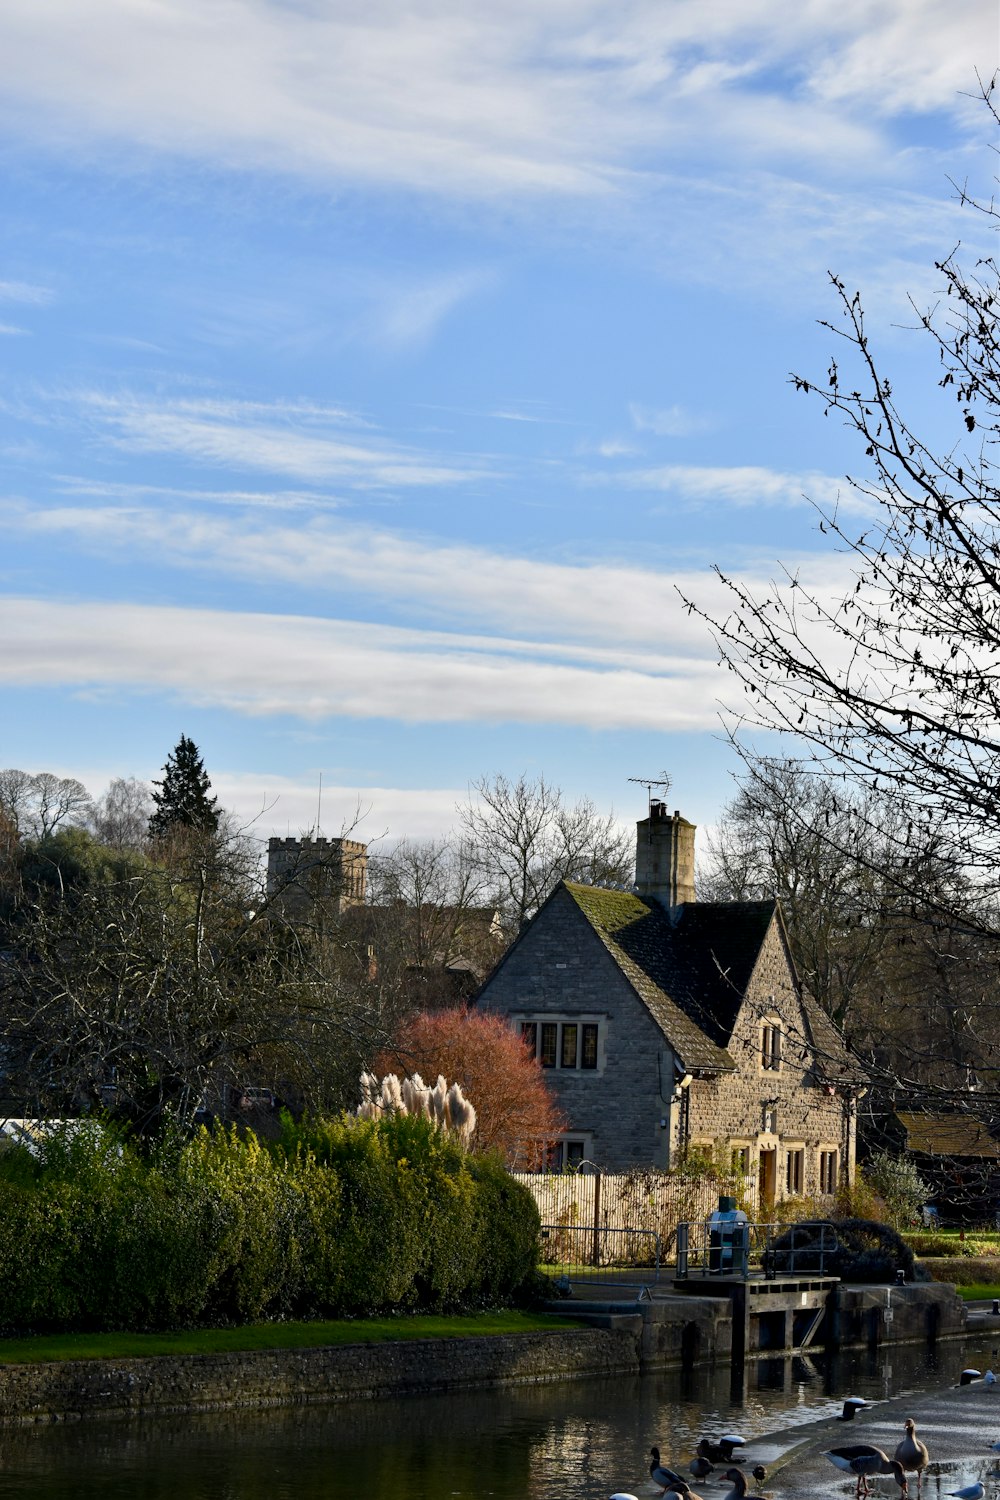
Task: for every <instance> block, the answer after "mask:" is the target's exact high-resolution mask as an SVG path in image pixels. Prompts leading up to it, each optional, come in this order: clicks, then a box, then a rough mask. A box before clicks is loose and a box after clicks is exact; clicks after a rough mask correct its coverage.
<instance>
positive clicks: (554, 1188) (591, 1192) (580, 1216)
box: [512, 1166, 757, 1265]
mask: <svg viewBox="0 0 1000 1500" xmlns="http://www.w3.org/2000/svg"><path fill="white" fill-rule="evenodd" d="M512 1175H513V1176H514V1177H515V1178H516V1179H517V1181H518V1182H523V1183H524V1185H525V1187H527V1188H530V1189H531V1191H532V1193H533V1194H534V1195H535V1202H536V1203H537V1204H538V1211H539V1213H540V1214H541V1218H542V1223H543V1225H546V1226H547V1228H548V1232H547V1234H546V1235H545V1236H544V1237H543V1241H542V1259H543V1260H544V1261H546V1262H549V1263H551V1264H554V1265H561V1264H563V1263H565V1262H567V1261H573V1260H576V1259H578V1258H579V1251H578V1248H577V1247H578V1246H579V1245H580V1244H581V1233H580V1232H581V1230H583V1229H590V1228H593V1229H597V1230H602V1229H603V1230H614V1231H617V1232H616V1233H614V1234H609V1235H600V1236H594V1238H593V1245H594V1246H595V1247H597V1246H598V1245H600V1250H599V1251H595V1253H596V1254H598V1255H599V1258H600V1260H601V1262H602V1263H606V1262H608V1261H610V1260H611V1259H615V1260H616V1261H618V1262H623V1261H632V1262H634V1263H635V1264H644V1263H646V1260H647V1258H648V1255H649V1252H650V1244H651V1238H650V1237H651V1236H653V1235H655V1236H656V1237H657V1239H658V1241H659V1255H660V1258H661V1260H664V1261H666V1260H668V1259H672V1258H673V1255H674V1249H675V1245H676V1241H677V1226H678V1224H680V1223H683V1222H685V1221H687V1220H703V1219H707V1218H708V1216H709V1214H710V1213H711V1212H712V1210H713V1209H715V1208H717V1207H718V1206H719V1194H720V1193H726V1192H729V1193H737V1192H738V1195H739V1201H740V1206H741V1207H742V1208H744V1209H745V1210H746V1212H747V1213H748V1214H749V1215H750V1217H751V1218H753V1217H754V1215H755V1211H756V1208H757V1192H756V1183H755V1182H754V1181H753V1180H752V1179H741V1180H740V1182H739V1186H738V1188H737V1187H736V1185H734V1184H728V1185H727V1184H726V1183H725V1182H720V1181H718V1180H717V1179H713V1178H708V1177H693V1176H692V1177H684V1176H682V1175H680V1174H679V1173H669V1172H658V1171H653V1170H647V1171H635V1172H620V1173H619V1172H601V1171H597V1170H595V1169H593V1168H590V1167H586V1166H585V1167H584V1169H583V1170H581V1171H573V1172H514V1173H513V1174H512ZM561 1231H562V1232H561ZM624 1231H633V1233H632V1234H631V1235H630V1234H628V1233H625V1232H624ZM582 1238H583V1239H586V1237H585V1236H584V1237H582ZM586 1242H587V1243H588V1244H590V1240H589V1239H588V1240H586ZM587 1259H588V1260H590V1259H591V1256H590V1254H588V1255H587Z"/></svg>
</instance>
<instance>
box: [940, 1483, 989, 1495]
mask: <svg viewBox="0 0 1000 1500" xmlns="http://www.w3.org/2000/svg"><path fill="white" fill-rule="evenodd" d="M945 1493H946V1494H948V1495H954V1496H955V1497H956V1500H983V1496H984V1495H985V1494H986V1486H985V1484H983V1483H982V1481H981V1480H979V1479H977V1480H976V1482H975V1484H963V1486H962V1488H961V1489H960V1490H946V1491H945Z"/></svg>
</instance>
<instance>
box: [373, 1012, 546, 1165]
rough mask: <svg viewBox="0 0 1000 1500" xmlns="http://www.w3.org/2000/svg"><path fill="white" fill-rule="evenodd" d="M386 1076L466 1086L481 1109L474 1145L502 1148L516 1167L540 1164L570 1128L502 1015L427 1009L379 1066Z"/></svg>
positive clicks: (482, 1148) (410, 1023) (413, 1020)
mask: <svg viewBox="0 0 1000 1500" xmlns="http://www.w3.org/2000/svg"><path fill="white" fill-rule="evenodd" d="M375 1071H376V1072H377V1073H378V1074H379V1076H381V1075H382V1074H384V1073H387V1072H394V1073H396V1074H398V1075H399V1076H400V1077H403V1076H405V1075H406V1074H412V1073H419V1074H420V1075H421V1077H422V1078H424V1079H428V1080H433V1079H435V1078H436V1077H437V1075H438V1074H439V1073H441V1074H443V1075H444V1077H445V1078H447V1079H450V1080H452V1081H454V1082H456V1083H459V1084H461V1086H462V1090H463V1092H464V1094H465V1096H466V1098H468V1099H469V1100H471V1102H472V1103H473V1105H474V1106H475V1110H476V1131H475V1135H474V1137H473V1145H474V1147H475V1149H476V1150H477V1151H478V1152H481V1153H482V1152H490V1151H499V1152H500V1154H501V1155H502V1157H503V1159H504V1161H505V1162H506V1163H507V1165H508V1166H510V1167H515V1166H518V1167H533V1166H534V1165H536V1162H537V1158H538V1154H539V1152H540V1151H541V1150H542V1149H544V1146H543V1143H544V1142H547V1141H551V1140H554V1139H555V1138H556V1137H557V1136H558V1135H560V1134H561V1133H562V1131H563V1130H564V1129H565V1128H566V1125H565V1121H564V1120H563V1118H562V1116H561V1115H560V1113H559V1110H558V1108H557V1106H556V1103H555V1100H554V1099H553V1097H552V1095H551V1094H550V1093H549V1090H548V1087H547V1085H546V1082H545V1075H544V1073H543V1072H542V1069H541V1068H540V1067H539V1065H538V1062H537V1061H536V1059H535V1058H534V1057H533V1056H532V1054H531V1053H530V1052H529V1050H528V1048H527V1047H526V1046H525V1044H524V1043H523V1042H522V1041H521V1039H520V1037H519V1036H518V1035H517V1034H516V1033H515V1032H514V1031H512V1030H511V1028H510V1026H508V1025H507V1023H506V1021H504V1020H503V1019H502V1018H501V1017H500V1016H494V1015H490V1014H487V1013H486V1012H483V1011H475V1010H440V1011H425V1012H422V1013H421V1014H420V1015H416V1016H412V1017H410V1018H409V1019H408V1020H407V1021H405V1022H404V1023H403V1025H402V1026H401V1027H400V1029H399V1031H398V1032H397V1034H396V1037H395V1039H394V1045H393V1047H392V1049H391V1050H390V1051H388V1052H385V1053H383V1054H382V1055H381V1056H380V1057H379V1059H378V1061H377V1063H376V1067H375Z"/></svg>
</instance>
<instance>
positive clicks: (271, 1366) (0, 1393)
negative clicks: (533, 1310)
mask: <svg viewBox="0 0 1000 1500" xmlns="http://www.w3.org/2000/svg"><path fill="white" fill-rule="evenodd" d="M638 1370H639V1346H638V1340H637V1338H636V1334H635V1331H634V1330H633V1329H629V1328H577V1329H566V1330H565V1331H563V1330H562V1329H556V1330H555V1331H553V1332H550V1333H546V1332H540V1333H524V1334H517V1335H509V1336H496V1337H489V1338H486V1337H484V1338H456V1339H414V1340H411V1341H404V1342H399V1343H383V1344H343V1345H337V1346H335V1347H326V1348H317V1349H267V1350H249V1351H244V1352H240V1353H230V1354H199V1355H156V1356H154V1357H151V1358H143V1359H93V1360H68V1361H66V1362H64V1363H49V1364H31V1365H26V1364H25V1365H21V1364H10V1365H0V1425H15V1426H16V1425H24V1424H26V1423H31V1422H52V1421H78V1420H80V1419H83V1418H89V1417H131V1416H137V1415H140V1414H143V1413H145V1414H150V1415H154V1414H166V1413H170V1412H195V1411H227V1410H231V1409H235V1408H238V1407H268V1406H294V1405H305V1404H310V1403H320V1402H336V1401H353V1400H358V1399H360V1398H363V1397H391V1396H405V1395H413V1394H428V1393H434V1392H441V1391H448V1390H455V1389H460V1388H463V1387H464V1388H473V1387H476V1386H504V1385H534V1384H541V1383H544V1382H548V1381H554V1380H574V1379H581V1378H583V1377H585V1376H592V1375H598V1376H600V1375H619V1374H636V1373H638Z"/></svg>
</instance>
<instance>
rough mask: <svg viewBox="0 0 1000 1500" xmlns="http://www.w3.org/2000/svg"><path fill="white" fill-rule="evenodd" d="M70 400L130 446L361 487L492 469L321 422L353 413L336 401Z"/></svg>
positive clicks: (448, 480) (473, 475)
mask: <svg viewBox="0 0 1000 1500" xmlns="http://www.w3.org/2000/svg"><path fill="white" fill-rule="evenodd" d="M70 400H71V403H74V404H76V405H77V406H78V407H80V408H81V409H84V410H86V411H87V412H88V413H89V415H90V416H91V418H92V419H96V420H98V421H100V422H101V423H103V424H104V426H105V428H106V430H107V433H108V440H109V441H110V442H112V443H113V444H114V445H115V446H117V447H120V448H123V449H127V450H128V451H130V452H133V453H173V454H179V455H182V456H184V457H186V458H189V459H193V460H195V461H197V462H200V463H207V464H211V465H213V466H221V467H227V468H232V469H235V470H247V469H258V470H262V471H265V472H267V473H271V474H289V475H292V476H294V477H295V478H296V479H300V480H307V481H309V480H311V481H314V482H315V481H321V480H331V479H333V480H339V481H340V482H342V483H345V484H350V485H354V486H356V487H360V488H371V487H385V486H388V487H393V486H410V485H452V484H462V483H465V482H466V481H468V480H471V479H477V480H481V479H483V478H486V477H488V476H489V473H490V470H488V469H487V467H486V466H485V465H482V466H480V465H478V464H476V463H475V462H473V463H471V464H469V465H465V466H462V465H456V464H454V463H452V462H450V461H446V460H443V459H439V458H437V457H436V456H435V455H433V454H426V453H422V452H420V451H419V450H417V449H414V448H405V447H402V446H400V445H398V444H394V443H392V442H390V441H388V440H386V439H378V440H376V439H373V438H372V437H370V436H369V435H367V434H366V433H364V432H363V433H362V434H361V435H360V436H357V435H354V434H352V435H350V437H348V436H341V435H340V434H339V433H337V434H336V435H335V434H332V433H330V432H329V431H328V430H324V426H325V425H326V426H327V427H329V426H336V427H339V426H340V425H342V424H344V423H346V422H348V421H350V420H351V418H350V416H349V414H348V413H345V412H342V411H341V410H340V409H338V408H330V409H326V408H322V407H314V406H311V405H308V404H305V405H303V404H298V405H296V404H291V405H285V404H283V403H280V402H279V403H275V404H274V405H266V404H261V403H249V402H226V401H213V400H205V401H192V400H182V401H170V402H159V403H157V402H154V401H148V400H144V399H142V398H140V397H138V396H134V397H133V396H127V395H108V394H106V393H102V392H93V391H92V392H84V393H76V394H75V395H74V396H73V397H72V398H70ZM351 438H353V440H351Z"/></svg>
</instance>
